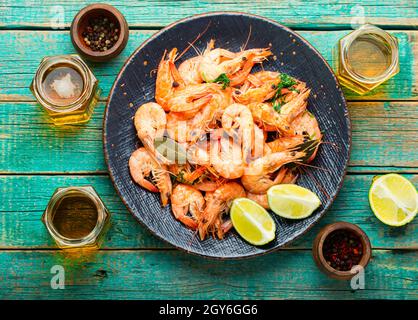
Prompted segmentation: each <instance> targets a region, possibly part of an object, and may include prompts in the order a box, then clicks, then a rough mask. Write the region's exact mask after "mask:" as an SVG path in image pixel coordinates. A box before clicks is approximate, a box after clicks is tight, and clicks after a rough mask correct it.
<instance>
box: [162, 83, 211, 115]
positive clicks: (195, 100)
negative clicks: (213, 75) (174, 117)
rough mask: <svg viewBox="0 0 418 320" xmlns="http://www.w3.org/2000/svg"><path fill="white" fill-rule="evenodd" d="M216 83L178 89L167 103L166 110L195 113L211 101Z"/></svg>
mask: <svg viewBox="0 0 418 320" xmlns="http://www.w3.org/2000/svg"><path fill="white" fill-rule="evenodd" d="M217 88H218V85H217V84H216V83H200V84H192V85H188V86H187V87H184V88H182V89H178V90H177V91H176V92H175V93H174V94H173V95H172V96H171V97H170V98H169V99H168V101H167V108H168V110H169V111H172V112H193V111H194V112H197V111H198V110H199V109H200V108H202V107H203V106H204V105H205V104H207V103H208V102H209V101H210V100H211V99H212V94H211V93H213V92H214V91H215V90H216V89H217Z"/></svg>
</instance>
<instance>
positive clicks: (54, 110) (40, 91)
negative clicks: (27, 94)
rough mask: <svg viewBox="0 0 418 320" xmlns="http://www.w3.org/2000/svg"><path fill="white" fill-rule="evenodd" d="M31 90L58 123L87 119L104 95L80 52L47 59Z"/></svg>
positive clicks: (39, 68) (40, 66) (38, 72)
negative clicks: (101, 93) (101, 95)
mask: <svg viewBox="0 0 418 320" xmlns="http://www.w3.org/2000/svg"><path fill="white" fill-rule="evenodd" d="M30 89H31V91H32V93H33V95H34V96H35V98H36V100H37V101H38V103H39V104H40V105H41V106H42V107H43V108H44V109H45V111H46V112H47V113H48V115H49V116H50V117H51V120H52V121H53V123H54V124H56V125H63V124H74V123H82V122H87V121H88V120H89V119H90V117H91V115H92V113H93V110H94V107H95V106H96V104H97V101H98V100H99V96H100V88H99V81H98V80H97V79H96V77H95V76H94V74H93V73H92V72H91V70H90V69H89V67H88V66H87V65H86V64H85V62H84V61H83V60H82V59H81V58H80V57H79V56H78V55H60V56H51V57H45V58H43V59H42V61H41V63H40V65H39V67H38V69H37V71H36V74H35V77H34V78H33V80H32V83H31V86H30Z"/></svg>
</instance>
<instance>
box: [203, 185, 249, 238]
mask: <svg viewBox="0 0 418 320" xmlns="http://www.w3.org/2000/svg"><path fill="white" fill-rule="evenodd" d="M245 196H246V193H245V190H244V188H243V187H242V186H241V185H240V184H239V183H237V182H227V183H225V184H223V185H221V186H220V187H219V188H218V189H216V190H215V191H214V192H213V193H209V195H208V196H207V198H206V208H205V210H204V211H203V213H202V215H201V216H200V219H199V226H198V230H199V235H200V239H202V240H203V239H204V238H205V237H206V235H207V234H208V232H213V233H215V232H217V236H218V238H220V239H222V237H223V235H224V230H222V224H223V223H222V214H223V213H224V212H226V211H227V210H228V209H229V207H230V205H231V203H232V201H233V200H234V199H236V198H242V197H245ZM215 226H218V229H217V230H216V229H215V228H216V227H215Z"/></svg>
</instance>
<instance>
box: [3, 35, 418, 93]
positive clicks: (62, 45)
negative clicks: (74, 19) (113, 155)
mask: <svg viewBox="0 0 418 320" xmlns="http://www.w3.org/2000/svg"><path fill="white" fill-rule="evenodd" d="M154 32H156V31H152V30H149V31H146V30H131V32H130V38H129V42H128V45H127V47H126V48H125V50H124V51H123V52H122V53H121V55H120V56H118V57H117V58H115V59H114V60H112V61H110V62H106V63H102V64H101V63H89V65H90V66H91V67H92V70H93V71H94V73H95V75H96V76H97V78H98V79H99V81H100V86H101V87H102V89H103V94H102V99H105V98H106V97H107V95H108V93H109V90H110V87H111V86H112V84H113V81H114V79H115V77H116V75H117V74H118V72H119V70H120V68H121V67H122V65H123V63H124V61H125V60H126V59H127V58H128V56H129V55H130V54H131V53H132V52H133V51H134V50H135V49H136V48H137V47H138V46H139V45H140V44H141V43H142V42H143V41H144V40H146V39H147V38H148V37H150V36H151V35H152V34H153V33H154ZM349 32H350V31H326V32H325V31H299V32H298V33H299V34H300V35H301V36H302V37H304V38H305V39H306V40H308V41H309V42H310V43H311V44H312V45H313V46H314V47H315V48H316V49H317V50H318V51H319V52H320V53H321V54H322V55H323V56H324V58H325V59H326V60H327V61H328V62H329V64H330V65H331V66H332V65H335V61H334V60H335V57H334V55H335V54H334V52H335V46H336V44H337V43H338V40H339V39H340V38H341V37H343V36H344V35H346V34H347V33H349ZM197 33H198V32H197ZM393 33H394V35H395V36H396V37H397V38H398V39H399V48H400V49H399V54H400V66H401V71H400V73H399V74H398V75H396V76H395V77H394V78H392V79H390V80H389V81H388V82H386V83H384V84H382V85H381V86H379V87H377V88H376V89H374V90H373V91H372V92H370V93H368V94H366V95H365V96H359V95H357V94H356V93H354V92H350V91H349V90H345V95H346V97H347V99H349V100H418V85H417V80H416V79H417V78H416V74H418V31H396V32H393ZM10 43H13V46H12V47H10V45H9V44H10ZM45 46H47V47H48V51H47V53H46V52H45ZM178 46H179V49H181V50H182V49H183V48H184V47H185V46H186V43H183V44H182V43H179V44H178ZM0 47H5V48H8V50H2V51H1V52H0V60H1V61H0V74H2V77H1V78H0V100H3V101H22V100H24V101H34V100H35V99H34V97H33V95H32V94H31V92H30V90H29V86H30V83H31V81H32V79H33V75H34V74H35V72H36V69H37V67H38V65H39V63H40V61H41V59H42V58H43V57H44V56H45V55H46V54H47V55H59V54H69V53H76V52H75V49H74V47H73V46H72V44H71V40H70V35H69V32H68V31H16V30H13V31H0ZM276 51H277V52H276V53H277V57H278V58H279V59H280V54H279V52H280V49H279V48H276Z"/></svg>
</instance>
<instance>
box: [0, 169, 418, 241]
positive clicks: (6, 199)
mask: <svg viewBox="0 0 418 320" xmlns="http://www.w3.org/2000/svg"><path fill="white" fill-rule="evenodd" d="M405 176H406V177H408V178H410V179H412V182H413V183H414V184H415V185H418V175H405ZM372 178H373V175H348V176H347V177H346V179H345V182H344V186H343V189H342V191H341V193H340V194H339V196H338V197H337V199H336V201H335V203H334V205H333V206H332V208H331V210H330V211H329V212H328V213H327V214H326V216H325V217H324V218H323V219H322V220H321V221H320V223H319V224H318V226H315V227H314V228H313V229H312V230H311V231H309V232H308V233H307V234H306V235H304V236H303V237H302V238H301V239H298V240H297V241H296V242H295V243H294V244H292V246H290V247H289V248H304V249H308V248H311V246H312V241H313V238H314V237H315V235H316V234H317V233H318V231H319V230H320V228H322V227H323V226H324V225H326V224H328V223H332V222H335V221H340V220H343V221H348V222H352V223H356V224H358V225H359V226H360V227H361V228H363V230H364V231H365V232H366V233H367V234H368V235H369V237H370V239H371V242H372V245H373V247H375V248H398V249H400V248H404V249H418V219H415V220H414V221H413V222H411V223H410V224H408V225H407V226H406V227H404V228H391V227H388V226H386V225H384V224H382V223H381V222H379V221H378V220H377V218H376V217H375V216H374V215H373V213H372V212H371V210H370V208H369V204H368V190H369V187H370V184H371V181H372ZM71 185H93V186H94V187H95V188H96V190H97V192H98V193H99V194H100V196H101V197H102V199H103V201H104V203H105V204H106V206H107V207H108V208H109V211H110V212H111V213H112V227H111V229H110V231H109V232H108V233H107V236H106V241H105V243H104V246H103V247H104V248H106V249H121V248H161V247H165V248H166V247H167V245H166V244H165V243H163V242H161V241H159V240H157V239H156V238H154V237H153V236H152V235H151V234H150V233H149V232H148V231H146V229H145V228H143V227H142V226H140V225H139V223H138V222H136V221H135V219H134V218H133V217H132V216H131V215H130V214H129V213H128V211H127V209H126V208H125V207H124V205H123V204H122V201H121V200H120V199H119V197H118V196H117V194H116V192H115V190H114V189H113V186H112V185H111V182H110V180H109V178H108V177H107V176H61V175H57V176H55V175H54V176H42V175H37V176H0V186H1V190H0V192H1V201H0V249H16V248H26V249H29V248H31V249H34V248H36V249H46V248H55V245H54V243H53V241H52V240H51V239H50V237H49V235H48V233H47V232H46V229H45V227H44V225H43V224H42V222H41V216H42V213H43V211H44V209H45V208H46V205H47V203H48V201H49V198H50V196H51V195H52V193H53V192H54V190H55V189H56V188H57V187H63V186H71Z"/></svg>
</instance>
